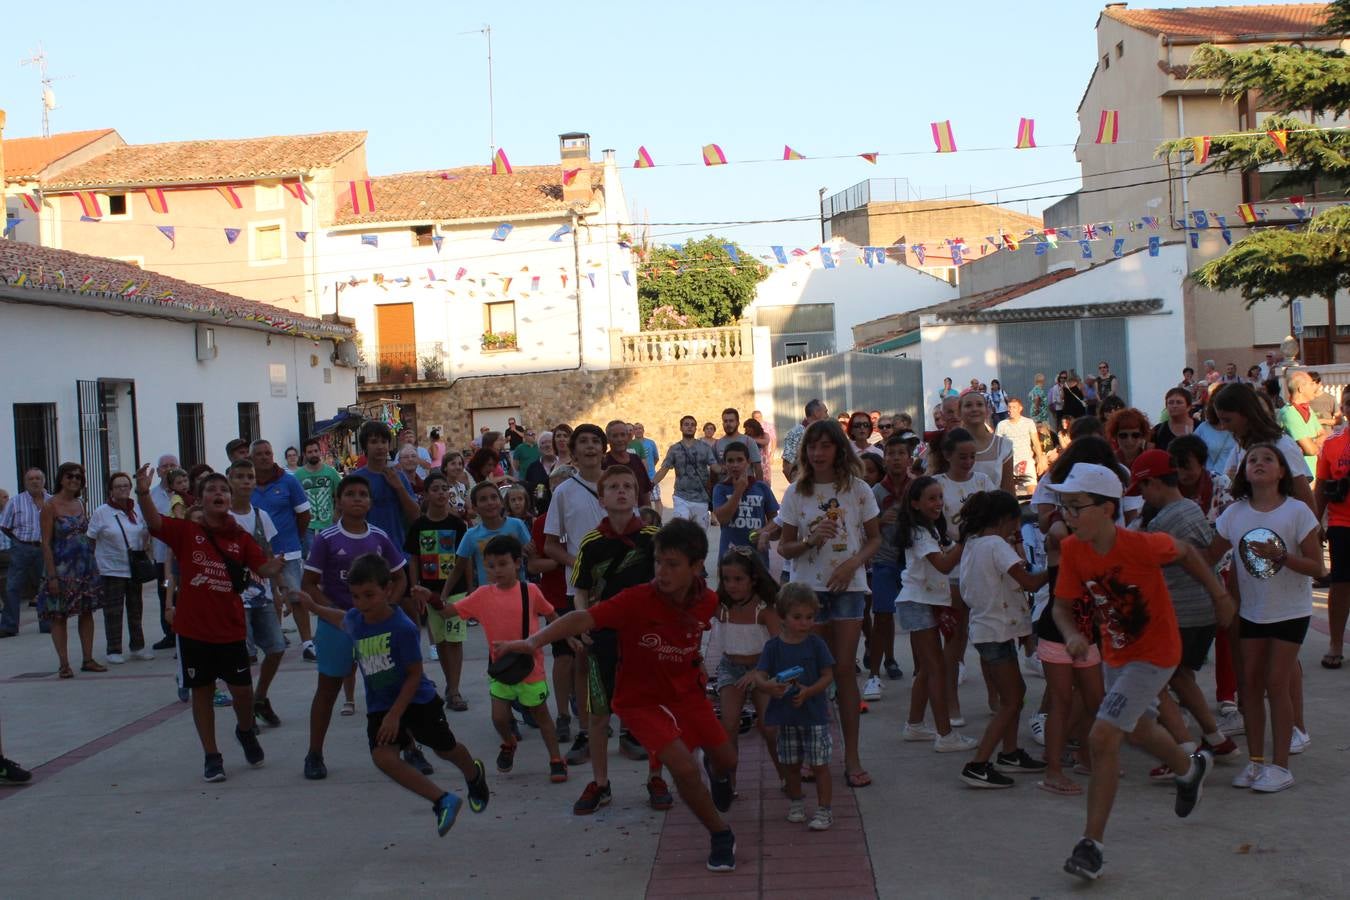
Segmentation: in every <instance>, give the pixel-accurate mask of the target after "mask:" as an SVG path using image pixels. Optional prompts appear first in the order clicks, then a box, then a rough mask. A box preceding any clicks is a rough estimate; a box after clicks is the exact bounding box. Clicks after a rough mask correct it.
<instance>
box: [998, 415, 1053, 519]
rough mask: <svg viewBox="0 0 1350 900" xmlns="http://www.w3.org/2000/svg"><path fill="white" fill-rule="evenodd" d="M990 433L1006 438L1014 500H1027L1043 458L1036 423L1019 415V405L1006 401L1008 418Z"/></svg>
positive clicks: (1043, 462)
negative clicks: (1024, 497)
mask: <svg viewBox="0 0 1350 900" xmlns="http://www.w3.org/2000/svg"><path fill="white" fill-rule="evenodd" d="M994 433H995V434H997V435H998V436H999V437H1004V438H1007V439H1008V440H1009V441H1011V442H1012V448H1013V481H1014V483H1015V484H1016V486H1017V494H1018V496H1023V495H1026V496H1030V494H1031V492H1032V491H1033V490H1035V488H1036V478H1037V476H1039V475H1040V474H1041V473H1042V472H1044V471H1045V454H1044V453H1043V452H1041V441H1040V438H1039V436H1038V435H1037V434H1036V423H1034V422H1032V421H1031V420H1030V419H1028V418H1027V417H1026V416H1023V415H1022V401H1021V400H1020V399H1019V398H1017V397H1009V398H1008V418H1006V419H1004V420H1003V421H1002V422H999V423H998V428H996V429H995V430H994Z"/></svg>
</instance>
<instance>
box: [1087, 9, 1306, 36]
mask: <svg viewBox="0 0 1350 900" xmlns="http://www.w3.org/2000/svg"><path fill="white" fill-rule="evenodd" d="M1102 15H1104V16H1106V17H1107V18H1108V19H1115V20H1117V21H1119V22H1124V23H1125V24H1126V25H1130V26H1132V27H1134V28H1138V29H1139V30H1141V31H1147V32H1149V33H1150V34H1165V35H1168V36H1170V37H1189V38H1209V37H1217V38H1225V37H1226V38H1238V37H1244V36H1252V35H1266V34H1280V35H1311V34H1315V33H1316V32H1317V30H1318V29H1319V28H1321V27H1322V25H1323V24H1325V23H1326V20H1327V5H1326V4H1325V3H1283V4H1267V5H1261V6H1193V7H1186V8H1183V9H1129V8H1128V7H1125V6H1108V7H1106V9H1105V10H1103V11H1102Z"/></svg>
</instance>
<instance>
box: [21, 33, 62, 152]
mask: <svg viewBox="0 0 1350 900" xmlns="http://www.w3.org/2000/svg"><path fill="white" fill-rule="evenodd" d="M19 65H21V66H37V70H38V79H39V80H40V81H41V82H42V136H43V137H45V138H49V137H51V136H52V126H51V111H52V110H54V109H56V93H55V92H54V91H52V82H53V81H54V80H56V79H53V78H52V77H51V76H49V75H48V74H47V53H46V51H44V50H43V49H42V43H41V42H39V43H38V46H37V50H36V51H35V52H34V53H33V55H32V56H30V57H28V58H27V59H21V60H19Z"/></svg>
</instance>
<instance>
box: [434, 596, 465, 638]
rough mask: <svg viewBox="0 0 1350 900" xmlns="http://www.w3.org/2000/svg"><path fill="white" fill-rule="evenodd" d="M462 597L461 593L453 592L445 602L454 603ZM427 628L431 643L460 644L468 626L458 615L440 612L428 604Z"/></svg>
mask: <svg viewBox="0 0 1350 900" xmlns="http://www.w3.org/2000/svg"><path fill="white" fill-rule="evenodd" d="M463 599H464V595H463V594H454V595H452V596H450V597H449V598H448V599H447V602H448V603H454V602H456V601H458V600H463ZM427 630H428V631H430V632H431V642H432V643H433V644H462V643H464V635H465V634H466V633H467V632H468V630H469V626H468V625H467V624H466V623H465V621H464V620H463V619H461V618H460V617H459V616H451V615H448V614H446V613H441V612H438V611H437V610H434V609H432V608H431V607H429V606H428V607H427Z"/></svg>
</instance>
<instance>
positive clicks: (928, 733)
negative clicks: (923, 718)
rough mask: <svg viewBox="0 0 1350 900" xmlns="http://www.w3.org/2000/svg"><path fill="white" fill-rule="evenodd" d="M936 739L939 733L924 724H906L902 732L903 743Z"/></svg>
mask: <svg viewBox="0 0 1350 900" xmlns="http://www.w3.org/2000/svg"><path fill="white" fill-rule="evenodd" d="M935 737H937V732H936V731H934V730H933V729H931V728H929V727H928V725H927V724H925V723H923V722H919V723H918V724H915V723H913V722H906V723H905V727H904V728H903V729H902V730H901V731H900V740H902V741H931V740H933V738H935Z"/></svg>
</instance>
